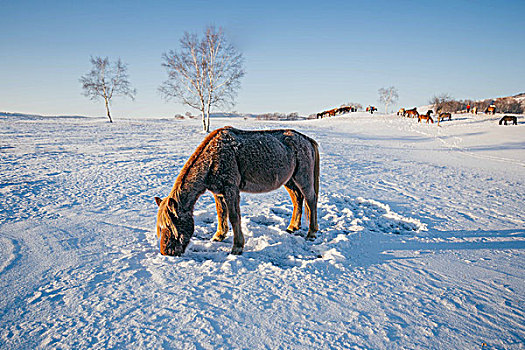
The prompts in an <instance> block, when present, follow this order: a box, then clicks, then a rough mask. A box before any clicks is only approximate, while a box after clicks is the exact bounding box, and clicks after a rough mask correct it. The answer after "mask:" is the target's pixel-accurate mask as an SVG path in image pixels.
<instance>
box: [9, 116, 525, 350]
mask: <svg viewBox="0 0 525 350" xmlns="http://www.w3.org/2000/svg"><path fill="white" fill-rule="evenodd" d="M499 117H500V116H498V115H496V116H484V115H478V116H472V115H454V117H453V120H452V121H444V122H442V123H441V125H440V126H439V127H438V126H437V125H436V124H430V125H427V124H418V123H417V121H416V120H414V119H404V118H400V117H397V116H393V115H388V116H385V115H374V116H370V115H369V114H365V113H353V114H348V115H344V116H338V117H334V118H327V119H323V120H310V121H299V122H288V123H282V122H281V123H279V122H261V121H256V120H253V119H247V120H245V119H243V118H222V119H221V118H217V119H213V120H212V127H214V128H217V127H220V126H224V125H232V126H235V127H239V128H245V129H267V128H281V127H286V128H294V129H296V130H299V131H301V132H303V133H305V134H307V135H309V136H311V137H313V138H315V139H316V140H317V141H318V142H319V144H320V148H321V195H320V203H319V225H320V229H321V232H320V233H319V234H318V238H317V240H316V241H314V242H307V241H305V240H304V239H303V237H301V235H290V234H288V233H286V232H285V231H284V230H285V228H286V227H287V224H288V221H289V219H290V215H291V212H292V205H291V201H290V200H289V198H288V194H287V193H286V191H284V189H280V190H278V191H275V192H272V193H268V194H259V195H255V194H243V195H242V201H241V210H242V219H243V230H244V233H245V236H246V247H245V252H244V254H243V255H242V256H231V255H228V252H229V251H230V249H231V244H232V237H231V233H230V235H229V236H228V238H227V239H226V240H225V242H221V243H217V242H210V238H211V235H212V234H213V233H214V232H215V225H216V221H217V219H216V216H215V206H214V202H213V197H212V196H211V195H209V194H206V195H204V196H203V197H201V199H200V200H199V201H198V202H197V206H196V211H195V218H196V231H195V236H194V237H193V239H192V242H191V243H190V246H189V247H188V249H187V251H186V253H185V254H184V256H182V257H165V256H161V255H160V253H159V248H158V241H157V238H156V234H155V216H156V211H157V206H156V204H155V202H154V200H153V197H154V196H161V197H163V196H166V195H167V194H168V192H169V191H170V189H171V187H172V185H173V182H174V180H175V177H176V176H177V174H178V172H179V171H180V169H181V168H182V166H183V164H184V162H185V161H186V159H187V158H188V157H189V155H190V154H191V153H192V152H193V150H194V149H195V147H196V146H197V145H198V144H199V143H200V141H201V140H202V139H203V137H204V135H203V134H202V133H201V132H200V123H199V121H196V120H178V121H176V120H119V119H118V118H117V119H116V122H115V123H113V124H110V123H108V122H106V120H105V119H95V118H81V117H70V118H52V117H36V116H31V117H29V116H9V117H6V116H0V171H1V172H0V174H1V178H0V348H1V349H30V348H61V349H79V348H130V349H137V348H142V349H158V348H167V349H169V348H172V349H230V348H231V349H523V348H524V342H525V283H524V281H525V250H524V249H525V186H524V180H525V124H524V118H523V117H519V123H520V124H519V125H518V126H499V125H498V123H497V121H498V119H499ZM303 220H304V219H303ZM303 226H304V227H306V225H305V224H304V222H303ZM305 233H306V232H305V231H302V232H301V234H302V235H304V234H305Z"/></svg>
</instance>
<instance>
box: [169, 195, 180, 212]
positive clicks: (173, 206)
mask: <svg viewBox="0 0 525 350" xmlns="http://www.w3.org/2000/svg"><path fill="white" fill-rule="evenodd" d="M178 208H179V204H178V203H177V201H176V200H175V199H173V198H172V197H170V198H168V209H169V210H170V211H171V212H172V213H174V214H175V213H176V212H177V209H178Z"/></svg>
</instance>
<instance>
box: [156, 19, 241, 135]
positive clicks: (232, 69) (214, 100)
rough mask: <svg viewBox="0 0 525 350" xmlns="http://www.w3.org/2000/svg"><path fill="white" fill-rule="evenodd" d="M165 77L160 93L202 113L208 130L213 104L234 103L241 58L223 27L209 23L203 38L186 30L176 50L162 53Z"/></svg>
mask: <svg viewBox="0 0 525 350" xmlns="http://www.w3.org/2000/svg"><path fill="white" fill-rule="evenodd" d="M162 60H163V63H162V66H163V67H165V68H166V72H167V74H168V79H167V80H166V81H165V82H164V83H163V84H162V85H161V86H160V88H159V92H160V93H161V95H162V96H163V97H164V98H165V99H167V100H170V99H175V100H178V101H180V102H182V103H183V104H185V105H188V106H190V107H192V108H195V109H197V110H199V111H200V112H201V117H202V126H203V130H204V131H205V132H209V131H210V110H211V108H212V107H226V106H233V105H234V103H235V98H236V96H237V92H238V90H239V88H240V80H241V78H242V77H243V76H244V73H245V72H244V68H243V57H242V54H241V53H239V52H238V51H237V50H236V49H235V47H234V46H233V45H232V44H230V43H229V42H228V41H227V40H226V37H225V35H224V32H223V31H222V29H220V28H219V29H218V30H216V29H215V27H213V26H208V27H207V28H206V30H205V32H204V35H203V37H201V38H200V37H199V36H198V35H197V34H190V33H188V32H185V33H184V35H183V37H182V38H181V39H180V49H179V51H173V50H170V51H169V52H168V53H164V54H163V56H162Z"/></svg>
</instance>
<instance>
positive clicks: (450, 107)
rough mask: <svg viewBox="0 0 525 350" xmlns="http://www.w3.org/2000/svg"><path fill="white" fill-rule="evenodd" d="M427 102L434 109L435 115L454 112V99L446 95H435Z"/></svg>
mask: <svg viewBox="0 0 525 350" xmlns="http://www.w3.org/2000/svg"><path fill="white" fill-rule="evenodd" d="M428 102H429V103H430V104H431V105H432V106H433V107H434V110H435V111H436V113H437V114H439V113H441V112H450V113H453V112H456V109H455V108H456V106H455V103H454V98H452V96H450V95H449V94H447V93H442V94H441V95H435V96H433V97H432V98H431V99H430V100H429V101H428Z"/></svg>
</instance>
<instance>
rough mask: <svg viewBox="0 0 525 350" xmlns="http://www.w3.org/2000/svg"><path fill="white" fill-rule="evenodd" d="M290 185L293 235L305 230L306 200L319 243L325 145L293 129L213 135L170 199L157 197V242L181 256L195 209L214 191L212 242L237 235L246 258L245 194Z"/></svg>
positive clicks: (236, 247)
mask: <svg viewBox="0 0 525 350" xmlns="http://www.w3.org/2000/svg"><path fill="white" fill-rule="evenodd" d="M281 186H284V187H285V189H286V190H287V191H288V193H289V194H290V197H291V199H292V204H293V212H292V218H291V222H290V225H289V226H288V228H287V231H288V232H295V231H297V230H299V229H300V228H301V216H302V210H303V201H305V202H306V214H307V216H308V218H309V228H308V234H307V236H306V239H307V240H313V239H315V238H316V232H317V231H318V230H319V228H318V224H317V199H318V196H319V146H318V144H317V142H316V141H315V140H313V139H311V138H309V137H308V136H306V135H303V134H301V133H299V132H297V131H294V130H291V129H279V130H264V131H246V130H240V129H235V128H233V127H231V126H226V127H224V128H220V129H217V130H215V131H213V132H211V133H210V134H209V135H208V136H207V137H206V138H205V139H204V140H203V141H202V143H201V144H200V145H199V146H198V147H197V149H196V150H195V151H194V152H193V154H192V155H191V156H190V158H189V159H188V161H187V162H186V163H185V164H184V166H183V168H182V170H181V171H180V173H179V175H178V176H177V179H176V180H175V184H174V185H173V188H172V190H171V192H170V193H169V195H168V196H167V197H166V198H164V199H161V198H159V197H155V202H156V203H157V205H158V206H159V209H158V213H157V237H158V238H159V239H160V253H161V254H162V255H171V256H181V255H182V254H183V253H184V251H185V250H186V247H187V246H188V244H189V242H190V240H191V237H192V236H193V233H194V220H193V208H194V205H195V203H196V202H197V200H198V199H199V197H200V196H201V195H202V194H203V193H204V192H205V191H206V190H208V191H211V192H212V193H213V195H214V197H215V205H216V208H217V217H218V227H217V232H216V233H215V235H214V236H213V237H212V241H222V240H223V239H224V238H225V237H226V233H227V232H228V223H227V220H228V219H229V221H230V224H231V226H232V230H233V247H232V250H231V254H233V255H239V254H242V251H243V248H244V236H243V233H242V231H241V212H240V206H239V200H240V192H249V193H263V192H269V191H273V190H276V189H277V188H279V187H281Z"/></svg>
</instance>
